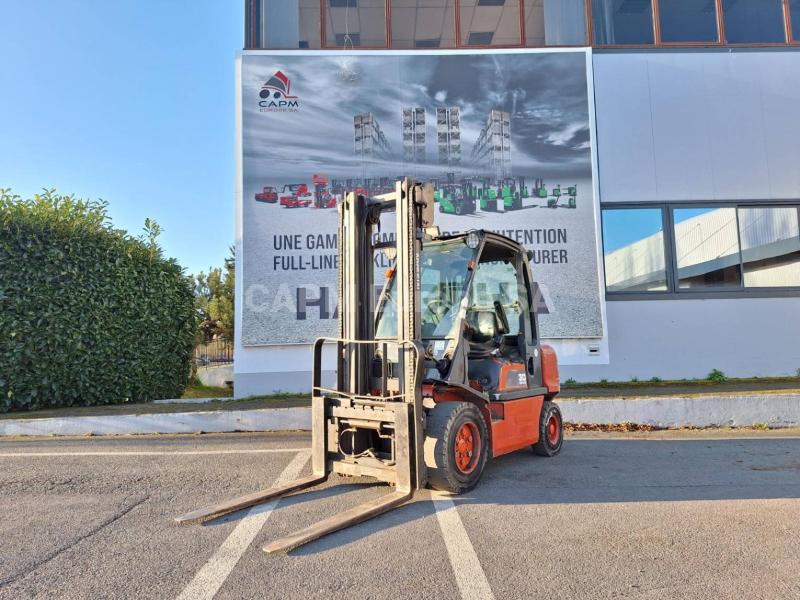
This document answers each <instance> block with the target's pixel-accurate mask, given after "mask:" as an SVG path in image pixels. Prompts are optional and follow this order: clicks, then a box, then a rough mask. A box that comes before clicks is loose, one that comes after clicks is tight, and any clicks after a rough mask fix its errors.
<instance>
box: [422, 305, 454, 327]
mask: <svg viewBox="0 0 800 600" xmlns="http://www.w3.org/2000/svg"><path fill="white" fill-rule="evenodd" d="M427 307H428V312H429V313H430V314H431V316H433V317H435V318H436V322H435V323H434V325H438V324H439V323H441V322H442V317H444V316H445V314H447V311H448V310H449V307H448V306H447V305H446V304H445V301H444V300H442V299H440V298H434V299H433V300H431V301H430V302H428V304H427ZM442 308H444V310H442Z"/></svg>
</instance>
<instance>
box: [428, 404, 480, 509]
mask: <svg viewBox="0 0 800 600" xmlns="http://www.w3.org/2000/svg"><path fill="white" fill-rule="evenodd" d="M424 456H425V465H426V466H427V467H428V485H429V486H430V487H432V488H433V489H435V490H440V491H443V492H450V493H451V494H463V493H464V492H468V491H469V490H471V489H472V488H474V487H475V486H476V485H478V482H479V481H480V479H481V475H483V469H484V467H485V466H486V461H487V460H488V457H489V432H488V429H487V427H486V421H484V419H483V415H482V414H481V412H480V410H478V407H477V406H475V405H474V404H472V403H470V402H440V403H438V404H437V405H436V406H434V407H433V408H432V409H431V410H430V411H429V412H428V416H427V423H426V428H425V444H424Z"/></svg>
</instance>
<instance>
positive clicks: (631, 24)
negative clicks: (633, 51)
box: [592, 0, 653, 45]
mask: <svg viewBox="0 0 800 600" xmlns="http://www.w3.org/2000/svg"><path fill="white" fill-rule="evenodd" d="M592 13H593V16H594V43H595V44H599V45H604V44H611V45H614V44H652V43H653V7H652V5H651V4H650V0H594V2H592Z"/></svg>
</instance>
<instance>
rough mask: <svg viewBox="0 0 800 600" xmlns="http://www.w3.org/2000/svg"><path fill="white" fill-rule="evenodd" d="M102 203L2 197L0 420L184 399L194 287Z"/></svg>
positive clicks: (150, 239) (150, 228)
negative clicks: (116, 223) (21, 413)
mask: <svg viewBox="0 0 800 600" xmlns="http://www.w3.org/2000/svg"><path fill="white" fill-rule="evenodd" d="M106 207H107V205H106V204H105V203H104V202H91V201H81V200H76V199H75V198H73V197H71V196H70V197H66V196H59V195H57V194H55V193H54V192H53V191H49V192H46V193H44V194H42V195H37V196H36V197H34V198H33V199H31V200H21V199H20V198H19V197H18V196H13V195H11V194H10V192H9V191H8V190H0V412H7V411H10V410H31V409H37V408H46V407H55V406H89V405H96V404H110V403H118V402H127V401H130V402H135V401H143V400H154V399H158V398H175V397H180V395H181V394H182V393H183V390H184V388H185V386H186V384H187V382H188V378H189V370H190V365H191V358H192V350H193V344H194V337H195V326H196V324H195V313H194V307H193V302H194V299H193V288H192V282H191V279H190V278H188V277H187V276H186V275H184V273H183V270H182V269H181V267H180V266H179V265H178V264H177V263H176V262H175V261H174V260H173V259H170V260H166V259H164V258H163V256H162V254H161V250H160V248H159V247H158V244H157V243H156V236H157V235H158V231H159V228H158V225H156V224H154V223H151V222H150V221H149V220H148V221H147V223H146V227H145V230H146V232H147V234H148V235H146V236H145V237H144V238H142V239H139V238H134V237H132V236H130V235H129V234H127V233H126V232H125V231H122V230H119V229H114V228H113V227H112V226H111V224H110V222H109V219H108V216H107V212H106Z"/></svg>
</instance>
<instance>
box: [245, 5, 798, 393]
mask: <svg viewBox="0 0 800 600" xmlns="http://www.w3.org/2000/svg"><path fill="white" fill-rule="evenodd" d="M245 8H246V10H245V13H246V24H245V38H246V48H245V54H249V53H254V54H257V53H259V52H262V51H264V50H270V51H275V50H286V51H289V50H292V51H294V52H302V50H304V49H330V50H335V51H339V52H342V53H345V54H346V53H354V54H357V53H358V52H359V51H361V50H367V49H369V50H376V49H378V50H380V49H388V50H396V49H401V50H404V51H413V50H414V49H419V50H424V51H425V52H432V51H433V52H436V51H441V52H443V53H447V52H450V53H453V52H455V53H458V52H468V51H471V52H482V51H487V52H494V51H497V50H501V49H508V51H509V52H522V50H521V49H524V48H537V49H553V50H554V51H555V52H559V51H562V50H563V49H566V48H577V49H584V50H585V52H586V53H587V56H588V62H587V64H588V67H587V71H588V73H587V76H588V86H589V94H590V98H591V101H592V103H591V107H592V114H591V115H590V120H591V134H592V135H591V140H592V141H591V143H592V146H593V161H594V167H593V169H594V171H593V172H594V178H593V184H592V185H593V186H594V190H593V193H592V199H591V201H592V202H593V203H594V206H595V209H596V210H595V212H596V215H597V231H598V233H599V238H600V239H599V240H598V247H597V253H596V256H595V257H593V259H592V260H595V259H596V264H595V263H593V268H594V269H595V271H596V273H597V276H598V281H599V283H600V295H601V297H602V301H603V302H602V318H603V328H602V334H601V335H600V337H596V338H573V339H570V338H563V339H558V340H556V343H557V347H558V350H559V352H560V355H562V356H563V357H564V360H563V361H562V364H563V366H562V378H563V379H568V378H573V379H575V380H577V381H596V380H600V379H607V380H623V381H624V380H629V379H631V378H634V377H636V378H638V379H649V378H651V377H659V378H662V379H667V378H678V379H680V378H695V377H701V378H702V377H705V376H706V375H707V374H708V373H709V371H711V370H712V369H720V370H722V371H723V372H725V373H726V374H727V375H729V376H768V375H794V374H797V373H798V372H799V371H798V370H800V343H798V340H800V145H799V144H798V141H799V140H800V116H798V109H797V107H798V106H800V77H798V76H797V74H798V73H800V0H707V1H706V0H704V1H702V2H698V1H688V0H687V1H679V2H676V1H667V0H425V1H424V2H423V1H421V0H420V1H417V0H408V1H406V0H322V2H320V1H319V0H312V1H306V0H290V1H285V0H283V1H281V2H271V1H270V2H266V1H260V0H248V1H247V2H246V3H245ZM379 56H380V54H379ZM387 56H388V55H387ZM550 84H551V85H552V89H553V90H555V92H554V93H559V86H560V85H561V82H560V80H559V77H558V74H556V75H555V77H554V79H553V81H551V82H550ZM465 85H469V81H467V82H465ZM564 85H565V86H566V85H567V83H566V82H564ZM564 89H565V90H566V88H564ZM446 107H447V99H443V102H442V109H443V112H438V111H437V114H436V117H437V121H436V133H437V142H438V148H439V155H438V157H439V160H440V161H445V160H446V162H447V163H448V164H451V163H452V162H453V161H454V157H455V156H458V157H459V159H460V154H461V137H462V133H463V132H462V131H461V129H460V128H459V127H460V124H459V125H457V126H454V125H453V123H454V120H453V116H454V115H453V113H452V112H448V111H447V108H446ZM451 110H452V109H451ZM499 112H501V111H498V113H499ZM351 114H352V113H351ZM483 114H484V115H485V114H486V113H483ZM495 116H496V119H493V116H492V113H490V114H488V115H487V117H486V129H487V135H489V134H491V135H499V140H500V141H499V143H494V141H492V142H491V143H489V142H488V141H486V140H484V141H483V142H481V144H482V146H481V147H480V148H479V147H478V144H476V145H475V147H472V148H471V147H470V146H466V147H465V148H466V149H467V150H470V151H471V157H472V159H473V160H472V161H471V162H473V163H480V164H482V165H485V166H489V165H491V169H492V170H493V171H494V172H493V176H495V177H497V178H502V177H505V176H506V175H504V172H505V173H506V174H507V173H510V172H511V166H512V165H511V164H509V165H508V167H507V169H506V167H504V162H503V160H502V159H503V157H504V156H503V151H504V150H503V144H504V142H503V141H502V140H503V139H505V138H504V137H503V133H504V132H503V123H504V122H506V121H507V123H508V127H509V128H510V130H511V131H509V136H508V138H509V139H511V140H513V139H514V138H513V136H512V135H511V133H514V135H516V125H515V123H516V121H515V118H516V117H515V114H514V112H513V109H512V111H511V113H510V114H509V113H505V114H497V115H495ZM551 116H552V118H556V116H555V115H548V114H542V115H541V118H542V119H547V118H551ZM360 117H361V118H362V119H363V118H364V117H365V115H361V116H360ZM356 118H357V119H358V118H359V117H356ZM370 118H372V119H373V120H372V121H370V123H371V124H372V126H373V128H375V129H376V127H375V126H376V125H377V124H376V123H375V122H374V117H372V116H370ZM459 119H461V120H463V119H464V114H463V109H462V113H461V114H459V113H458V112H456V113H455V122H456V123H457V122H458V121H459ZM362 123H363V121H362ZM498 123H499V126H498V128H497V131H495V125H496V124H498ZM376 130H377V129H376ZM378 131H379V130H378ZM244 133H245V135H246V133H247V132H244ZM443 133H446V134H447V135H448V136H450V137H449V138H448V140H449V139H452V136H453V133H456V134H457V136H458V145H457V152H456V151H455V150H454V149H453V148H456V146H453V145H452V144H451V142H450V141H448V146H446V147H445V150H446V152H445V153H444V154H443V150H442V148H443V146H442V134H443ZM573 133H574V132H573ZM568 135H570V132H569V131H566V132H564V136H568ZM357 137H358V133H356V138H357ZM573 137H574V136H573ZM371 143H372V144H373V145H375V144H376V143H378V142H374V141H373V142H371ZM548 143H550V144H551V145H552V146H554V147H558V145H559V144H560V143H562V141H561V140H560V139H559V138H553V139H551V140H549V141H548ZM586 143H587V144H588V143H589V141H588V139H587V142H586ZM357 144H358V140H357ZM498 146H499V149H498ZM404 149H405V146H404ZM417 151H418V150H413V146H412V154H414V155H415V156H416V154H415V153H416V152H417ZM498 152H499V155H498V154H497V153H498ZM443 157H444V158H443ZM465 157H466V155H465ZM479 157H480V160H478V158H479ZM509 161H510V158H509ZM469 168H475V167H474V165H473V166H471V167H469ZM481 168H483V167H481ZM462 170H464V171H466V170H468V165H466V164H464V165H462ZM584 189H585V187H580V192H579V193H580V194H581V196H579V199H578V203H581V202H584V201H585V202H588V201H589V197H588V190H587V195H586V196H583V193H584V192H583V190H584ZM565 193H566V192H565ZM240 196H241V194H240ZM584 198H585V199H584ZM242 201H243V200H242V198H241V197H240V198H239V199H238V202H239V204H240V205H241V203H242ZM239 220H241V218H240V219H239ZM239 233H240V234H241V227H240V229H239ZM237 237H238V238H239V239H238V240H237V243H238V246H237V261H240V262H239V264H238V265H237V267H240V266H241V264H242V263H241V260H242V256H243V255H244V254H246V253H247V252H248V245H247V244H246V243H245V244H242V240H241V235H239V236H237ZM239 272H241V271H239ZM240 281H241V278H239V279H238V280H237V285H239V288H238V289H237V294H238V296H237V300H238V301H237V311H238V312H237V346H236V366H235V371H236V394H237V395H240V396H244V395H249V394H254V393H268V392H272V391H277V390H281V391H288V390H305V389H308V387H309V385H310V383H309V381H310V380H309V372H310V358H309V357H310V351H309V346H308V345H287V344H278V345H265V344H261V345H258V344H248V343H244V342H243V340H242V334H241V324H242V320H241V311H240V309H239V308H238V307H241V306H242V303H243V301H244V300H245V297H246V290H243V289H242V286H241V284H240Z"/></svg>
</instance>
